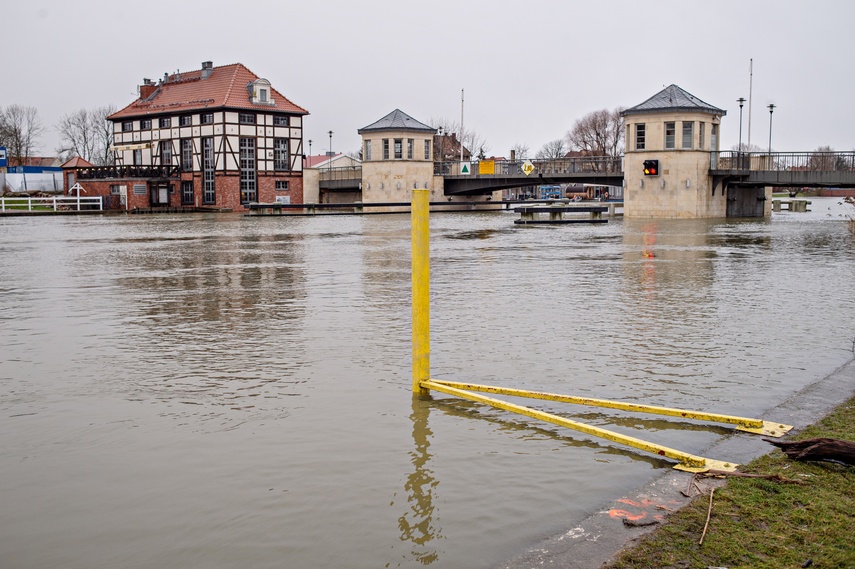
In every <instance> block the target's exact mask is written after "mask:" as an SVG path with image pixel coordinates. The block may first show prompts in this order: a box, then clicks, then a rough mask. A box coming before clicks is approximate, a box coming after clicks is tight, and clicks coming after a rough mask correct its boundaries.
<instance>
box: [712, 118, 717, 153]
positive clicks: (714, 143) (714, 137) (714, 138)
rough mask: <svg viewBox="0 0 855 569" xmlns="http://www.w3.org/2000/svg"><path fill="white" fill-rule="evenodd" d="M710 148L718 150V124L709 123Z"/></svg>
mask: <svg viewBox="0 0 855 569" xmlns="http://www.w3.org/2000/svg"><path fill="white" fill-rule="evenodd" d="M710 150H712V151H715V152H718V125H717V124H712V125H710Z"/></svg>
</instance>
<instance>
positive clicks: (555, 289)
mask: <svg viewBox="0 0 855 569" xmlns="http://www.w3.org/2000/svg"><path fill="white" fill-rule="evenodd" d="M813 201H814V204H813V206H812V208H813V210H814V211H813V212H811V213H807V214H795V213H794V214H788V213H781V214H775V216H774V217H773V219H772V220H771V221H770V220H754V221H750V220H748V221H742V220H740V221H731V220H716V221H645V222H642V221H630V220H612V221H610V222H609V223H608V224H606V225H598V226H590V227H587V226H574V227H571V226H564V227H537V228H533V227H516V226H514V225H513V219H514V217H515V216H514V215H513V214H511V213H493V214H452V213H445V214H439V215H435V216H433V217H432V219H431V231H432V243H431V247H432V257H433V261H432V298H433V300H432V349H433V352H432V358H431V360H432V372H433V375H434V376H435V377H438V378H443V379H455V380H468V381H474V382H481V383H492V384H497V385H506V386H515V387H523V388H531V389H543V390H549V391H556V392H563V393H574V394H582V395H590V396H595V397H603V398H615V399H624V400H632V401H643V402H648V403H651V404H656V405H667V406H672V407H673V406H676V407H688V408H701V409H706V410H710V411H715V412H721V413H731V414H739V415H760V414H762V413H763V412H764V411H765V410H766V409H768V408H770V407H771V406H773V405H775V404H776V403H778V402H780V401H782V400H783V399H785V398H786V397H787V396H788V395H790V394H792V393H793V392H794V391H796V390H798V389H799V388H801V387H803V386H805V385H807V384H809V383H812V382H813V381H815V380H817V379H819V378H821V377H823V376H824V375H826V374H827V373H829V372H830V371H832V370H833V369H835V368H837V367H838V366H839V365H841V364H843V363H844V362H846V361H848V360H849V359H850V358H851V357H852V349H853V345H852V344H853V335H855V325H853V322H855V297H853V295H852V293H851V290H852V283H853V282H855V236H853V235H852V234H851V233H849V232H848V231H847V228H846V224H845V223H844V222H843V218H842V217H841V216H842V215H844V214H845V211H846V210H845V209H843V207H842V206H840V205H839V204H837V202H836V200H821V199H820V200H816V199H815V200H813ZM409 255H410V233H409V217H408V216H405V215H404V216H366V217H316V218H293V219H253V218H246V217H241V216H238V215H235V216H214V217H206V216H202V215H199V216H130V217H50V218H31V217H28V218H0V274H2V284H0V290H2V294H0V318H2V320H0V322H2V329H0V346H2V353H3V358H2V363H0V429H2V439H0V500H2V508H0V556H2V563H0V564H2V565H3V566H8V567H16V568H54V567H65V568H81V569H83V568H85V569H97V568H105V569H106V568H110V569H113V568H115V567H123V568H129V569H130V568H150V567H182V568H194V567H198V568H206V569H209V568H221V567H222V568H226V567H237V566H240V567H253V568H264V567H277V568H278V567H317V568H320V567H324V568H338V567H350V568H362V567H365V568H376V567H419V566H424V565H432V566H433V567H437V568H439V567H442V568H446V567H448V568H457V567H471V568H487V567H492V566H495V565H496V564H498V563H501V561H502V560H504V559H507V558H509V557H511V556H513V555H514V554H516V553H519V552H520V551H521V550H523V549H524V548H525V547H527V546H530V545H531V544H533V543H536V542H537V540H539V539H540V538H542V537H544V536H548V535H551V534H554V533H556V532H558V531H561V530H562V529H564V528H567V527H570V526H572V525H573V524H574V523H576V522H577V521H579V520H580V519H582V518H583V517H585V516H586V515H588V514H589V513H591V512H593V511H596V510H597V509H599V508H600V507H602V506H603V504H605V503H607V502H608V501H609V500H611V499H613V498H615V497H617V496H619V495H621V494H622V493H623V492H625V491H627V490H628V489H631V488H633V487H635V486H637V485H639V484H640V483H642V482H643V481H644V480H646V479H648V478H650V477H652V476H654V475H655V474H656V473H657V472H658V471H659V470H660V469H664V468H669V467H670V466H671V463H669V462H668V461H663V460H659V459H658V458H656V457H653V456H648V455H644V454H641V453H638V452H635V451H630V450H628V449H625V448H622V447H620V446H617V445H613V444H609V443H606V442H602V441H597V440H595V439H592V438H589V437H587V436H584V435H581V434H577V433H573V432H571V431H565V430H561V429H559V428H558V427H553V426H550V425H544V424H539V423H537V422H534V421H529V420H527V419H523V418H521V417H517V416H512V415H509V414H506V413H503V412H501V411H497V410H493V409H490V408H485V407H482V406H479V405H476V404H472V403H467V402H461V401H458V400H454V399H452V398H448V397H445V396H441V397H436V398H435V399H434V400H433V401H421V402H419V401H416V402H413V400H412V397H411V393H410V378H409V374H410V268H409V264H410V257H409ZM535 406H536V407H538V408H542V409H545V410H549V411H554V412H561V413H564V414H566V415H568V416H570V417H572V418H576V419H578V420H583V421H587V422H591V423H593V424H597V425H602V426H607V427H610V428H614V429H616V430H620V431H622V432H626V433H628V434H632V435H634V436H638V437H640V438H646V439H649V440H654V441H655V442H659V443H662V444H665V445H668V446H672V447H674V448H678V449H680V450H684V451H687V452H693V453H696V454H702V450H703V449H704V448H705V447H706V446H707V445H709V444H710V443H712V442H713V441H715V440H716V439H717V438H719V437H721V436H724V435H725V434H728V433H729V432H730V431H729V430H726V429H723V428H719V427H709V426H706V425H701V424H696V423H691V422H685V421H684V422H681V421H666V420H660V419H651V418H649V417H643V416H634V415H627V414H621V413H616V412H609V411H601V410H596V409H584V408H583V409H579V408H573V407H562V406H558V405H553V404H550V403H542V402H539V403H535ZM777 419H778V420H782V421H785V420H786V417H782V418H777ZM736 436H749V435H736ZM716 458H722V459H726V457H716Z"/></svg>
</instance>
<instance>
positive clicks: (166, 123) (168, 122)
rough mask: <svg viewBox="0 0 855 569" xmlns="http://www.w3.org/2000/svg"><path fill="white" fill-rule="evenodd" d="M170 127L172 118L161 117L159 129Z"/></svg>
mask: <svg viewBox="0 0 855 569" xmlns="http://www.w3.org/2000/svg"><path fill="white" fill-rule="evenodd" d="M170 126H172V117H161V118H160V128H169V127H170Z"/></svg>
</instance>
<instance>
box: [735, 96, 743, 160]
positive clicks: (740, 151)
mask: <svg viewBox="0 0 855 569" xmlns="http://www.w3.org/2000/svg"><path fill="white" fill-rule="evenodd" d="M736 102H737V103H739V146H738V147H737V148H738V149H739V153H738V154H737V157H738V161H739V166H738V167H739V168H740V169H742V105H744V104H745V97H739V98H738V99H736Z"/></svg>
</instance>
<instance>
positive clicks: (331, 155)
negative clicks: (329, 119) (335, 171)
mask: <svg viewBox="0 0 855 569" xmlns="http://www.w3.org/2000/svg"><path fill="white" fill-rule="evenodd" d="M332 134H333V133H332V131H329V135H330V155H329V156H328V157H327V160H329V170H330V175H332V157H333V153H332Z"/></svg>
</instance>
